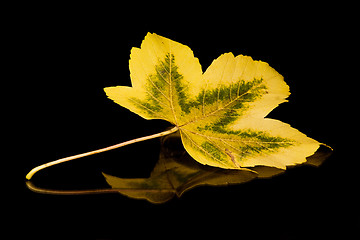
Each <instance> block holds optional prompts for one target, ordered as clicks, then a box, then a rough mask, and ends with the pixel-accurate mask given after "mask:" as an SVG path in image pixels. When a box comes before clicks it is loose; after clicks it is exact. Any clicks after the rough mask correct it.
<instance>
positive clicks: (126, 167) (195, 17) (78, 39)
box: [12, 6, 359, 239]
mask: <svg viewBox="0 0 360 240" xmlns="http://www.w3.org/2000/svg"><path fill="white" fill-rule="evenodd" d="M45 8H46V10H45V9H43V10H41V9H40V6H29V8H27V7H26V6H23V7H22V9H21V11H22V13H23V14H18V15H17V16H19V19H16V20H17V21H18V22H17V27H16V28H14V29H13V31H14V34H16V35H14V36H16V37H14V43H15V47H14V49H16V50H17V52H16V53H14V54H15V57H16V62H18V63H19V64H18V66H21V68H19V69H17V70H16V71H15V74H14V75H15V77H14V79H15V82H16V83H19V84H18V85H17V88H16V91H15V92H12V94H13V96H15V97H16V99H18V100H20V104H19V105H20V106H21V107H20V108H19V109H22V110H21V111H20V112H18V114H19V115H20V119H21V122H22V123H21V126H19V127H18V128H20V130H21V139H22V140H21V141H22V142H23V143H26V144H24V145H22V146H21V150H18V151H16V152H15V153H14V154H15V156H17V155H18V156H19V158H21V159H22V161H21V171H22V172H21V174H22V176H23V179H24V181H23V182H22V189H21V190H20V191H21V193H22V198H21V205H20V206H17V207H16V213H17V214H18V217H16V219H15V222H16V223H15V224H17V226H19V228H18V229H19V232H18V233H24V232H25V233H26V234H31V235H34V236H37V237H40V236H41V237H45V238H48V239H54V238H56V237H59V236H62V237H64V238H69V239H71V238H76V239H117V238H124V237H125V236H127V237H138V236H148V237H149V238H150V237H159V236H162V237H164V238H173V237H189V236H192V235H194V234H195V235H196V236H199V237H201V236H202V237H205V235H213V234H221V235H217V236H221V237H222V238H225V237H227V236H232V237H238V238H241V236H245V235H246V236H251V237H252V238H255V239H257V238H262V239H268V238H272V237H275V238H276V239H297V237H298V238H303V237H306V238H310V239H311V237H314V238H318V239H319V238H322V237H325V236H333V234H339V235H340V236H344V235H347V234H350V233H351V232H352V231H353V230H354V229H355V227H356V226H357V227H358V222H357V221H358V219H359V218H358V215H357V214H358V208H357V206H356V205H358V204H357V203H355V189H354V186H353V185H354V182H353V180H352V179H351V177H352V175H351V174H350V173H349V168H351V166H352V165H353V162H354V160H355V159H354V157H352V156H351V155H350V153H349V151H350V149H351V146H349V145H348V144H347V143H346V141H344V139H346V140H350V138H349V136H346V135H345V133H347V132H348V131H349V129H350V125H351V123H350V122H348V120H349V118H351V117H350V116H349V114H347V109H346V108H345V107H344V106H345V105H343V104H344V103H345V102H346V101H345V99H346V98H345V94H344V92H345V91H344V87H342V86H343V83H347V82H349V79H348V78H347V77H346V76H345V75H344V74H345V73H346V72H347V71H348V69H347V68H349V67H348V66H345V63H344V61H345V59H346V56H345V54H346V53H347V51H348V50H346V47H347V45H348V39H349V38H350V36H348V35H347V32H346V30H345V29H344V27H343V26H344V25H346V24H347V23H346V20H344V19H342V21H343V22H339V17H337V16H336V15H334V14H331V13H329V12H327V11H320V10H321V9H313V8H303V9H299V8H298V7H296V6H294V7H287V8H286V10H284V9H283V10H279V11H278V12H273V11H267V9H266V7H265V8H264V11H263V12H259V11H257V10H255V8H243V9H238V10H235V11H230V12H229V10H231V8H232V7H231V6H228V7H225V8H224V9H220V8H219V9H215V10H214V9H213V10H212V11H211V12H208V11H207V10H206V9H202V10H200V9H193V8H192V7H191V6H187V7H186V8H184V9H183V10H182V11H174V7H173V8H171V7H170V9H171V11H170V10H160V9H158V11H154V10H153V9H151V11H150V9H148V8H147V6H145V7H144V6H143V7H142V8H141V9H140V8H136V7H128V6H123V7H112V6H108V7H106V8H98V7H97V6H90V7H89V6H80V7H78V6H77V7H75V6H66V7H64V6H46V7H45ZM146 10H147V14H146V15H144V14H143V13H142V11H146ZM200 13H201V14H200ZM245 13H248V14H245ZM250 13H251V14H250ZM319 13H321V14H319ZM147 32H154V33H157V34H159V35H162V36H164V37H168V38H170V39H173V40H175V41H177V42H180V43H183V44H185V45H188V46H189V47H190V48H191V49H192V50H193V52H194V55H195V57H197V58H199V60H200V63H201V65H202V68H203V71H205V70H206V68H207V67H208V66H209V65H210V64H211V62H212V60H213V59H215V58H217V57H218V56H219V55H220V54H222V53H225V52H233V53H234V55H238V54H244V55H249V56H252V58H253V59H255V60H262V61H265V62H268V63H269V64H270V66H272V67H273V68H275V69H276V70H277V71H278V72H279V73H280V74H282V75H283V76H284V78H285V81H286V82H287V84H288V85H289V86H290V91H291V96H290V97H289V102H288V103H284V104H282V105H280V106H279V107H278V108H277V109H275V110H274V111H273V112H272V113H271V114H270V115H269V117H271V118H275V119H279V120H281V121H284V122H287V123H289V124H291V125H292V126H293V127H295V128H297V129H299V130H300V131H302V132H304V133H306V134H307V135H308V136H309V137H312V138H314V139H316V140H318V141H320V142H323V143H326V144H328V145H330V146H331V147H332V148H334V153H333V155H332V156H331V157H330V158H329V159H328V160H327V161H326V162H325V163H324V164H323V165H322V166H321V167H319V168H312V167H299V168H294V169H290V170H288V171H287V172H286V173H285V174H283V175H281V176H278V177H275V178H273V179H269V180H255V181H253V182H250V183H246V184H243V185H237V186H228V187H201V188H197V189H194V190H191V191H189V192H186V193H185V194H184V195H183V196H182V197H181V198H180V199H177V198H174V199H173V200H171V201H170V202H168V203H165V204H162V205H153V204H150V203H148V202H146V201H142V200H133V199H129V198H126V197H124V196H121V195H118V194H107V195H88V196H54V195H41V194H37V193H33V192H31V191H30V190H28V189H27V188H26V185H25V175H26V173H27V172H28V171H29V170H30V169H31V168H33V167H35V166H37V165H40V164H42V163H45V162H48V161H52V160H55V159H58V158H62V157H66V156H71V155H74V154H78V153H82V152H87V151H90V150H94V149H98V148H102V147H106V146H109V145H113V144H116V143H119V142H123V141H126V140H129V139H133V138H137V137H141V136H146V135H149V134H154V133H157V132H160V131H163V130H165V129H166V128H167V127H169V126H170V124H169V123H167V122H165V121H160V120H151V121H147V120H144V119H142V118H141V117H139V116H137V115H135V114H133V113H131V112H130V111H128V110H126V109H125V108H122V107H120V106H118V105H116V104H115V103H113V102H112V101H111V100H109V99H107V97H106V95H105V93H104V91H103V88H104V87H108V86H116V85H128V86H130V85H131V82H130V77H129V69H128V60H129V54H130V49H131V48H132V47H139V46H140V44H141V41H142V40H143V38H144V36H145V35H146V33H147ZM348 102H351V100H350V99H348ZM345 122H346V123H347V124H346V125H345ZM158 154H159V139H154V140H149V141H146V142H143V143H137V144H134V145H131V146H127V147H124V148H121V149H117V150H114V151H111V152H107V153H103V154H100V155H95V156H91V157H87V158H84V159H79V160H75V161H73V162H71V163H65V164H61V165H59V166H54V167H51V168H48V169H46V170H44V171H41V172H39V173H38V174H36V175H35V176H34V178H33V180H32V181H33V182H34V184H36V185H38V186H41V187H44V188H53V189H64V190H66V189H91V188H106V187H108V185H107V184H106V182H105V180H104V178H103V176H102V175H101V172H105V173H108V174H113V175H117V176H121V177H148V176H149V174H150V172H151V170H152V168H153V166H154V165H155V163H156V161H157V158H158ZM20 156H21V157H20ZM25 157H26V158H25ZM17 169H18V167H17ZM19 223H20V225H19ZM21 230H24V231H21Z"/></svg>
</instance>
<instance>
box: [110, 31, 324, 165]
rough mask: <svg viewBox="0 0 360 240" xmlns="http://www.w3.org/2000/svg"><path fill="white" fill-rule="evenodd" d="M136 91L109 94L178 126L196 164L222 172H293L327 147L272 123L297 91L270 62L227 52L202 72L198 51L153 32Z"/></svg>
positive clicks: (136, 60)
mask: <svg viewBox="0 0 360 240" xmlns="http://www.w3.org/2000/svg"><path fill="white" fill-rule="evenodd" d="M129 67H130V77H131V82H132V87H128V86H116V87H108V88H105V92H106V94H107V96H108V97H109V98H110V99H112V100H113V101H114V102H116V103H118V104H120V105H121V106H123V107H125V108H127V109H129V110H130V111H132V112H134V113H136V114H138V115H140V116H141V117H143V118H145V119H163V120H166V121H169V122H170V123H172V124H174V125H175V126H176V127H177V128H178V130H179V132H180V135H181V139H182V143H183V145H184V147H185V149H186V151H187V152H188V153H189V154H190V155H191V157H193V158H194V159H195V160H196V161H198V162H200V163H202V164H206V165H210V166H215V167H220V168H226V169H239V168H244V167H253V166H256V165H263V166H270V167H277V168H281V169H285V168H286V166H289V165H295V164H299V163H303V162H305V161H306V157H308V156H310V155H312V154H313V153H314V152H315V151H316V150H317V149H318V148H319V144H320V143H319V142H317V141H316V140H314V139H311V138H309V137H307V136H306V135H305V134H303V133H301V132H299V131H298V130H296V129H294V128H292V127H290V125H288V124H286V123H283V122H281V121H278V120H274V119H269V118H265V117H266V115H267V114H268V113H269V112H271V111H272V110H273V109H274V108H275V107H277V106H278V105H279V104H280V103H283V102H286V101H287V100H286V98H287V97H288V96H289V94H290V92H289V87H288V86H287V84H286V83H285V82H284V80H283V77H282V76H281V75H280V74H279V73H277V72H276V71H275V70H274V69H273V68H271V67H270V66H269V65H268V64H267V63H265V62H262V61H254V60H253V59H252V58H251V57H248V56H243V55H239V56H236V57H235V56H234V55H233V54H232V53H225V54H223V55H221V56H220V57H218V58H217V59H216V60H214V61H213V62H212V64H211V65H210V66H209V68H208V69H207V70H206V71H205V73H202V69H201V65H200V63H199V61H198V59H197V58H195V57H194V55H193V52H192V51H191V49H190V48H189V47H187V46H185V45H183V44H180V43H177V42H175V41H172V40H170V39H167V38H164V37H161V36H159V35H156V34H151V33H148V34H147V35H146V37H145V39H144V41H143V42H142V44H141V48H132V50H131V55H130V62H129Z"/></svg>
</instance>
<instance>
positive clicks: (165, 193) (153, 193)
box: [103, 133, 331, 203]
mask: <svg viewBox="0 0 360 240" xmlns="http://www.w3.org/2000/svg"><path fill="white" fill-rule="evenodd" d="M330 154H331V148H329V147H327V146H325V145H324V146H322V147H320V148H319V150H318V151H317V152H316V153H315V154H314V155H313V156H311V157H309V158H308V162H307V163H305V164H308V165H312V166H319V165H320V164H321V163H322V162H323V161H324V160H325V159H326V158H327V157H329V156H330ZM284 171H285V170H282V169H278V168H274V167H266V166H257V167H253V168H251V170H248V169H244V170H226V169H222V168H216V167H210V166H205V165H202V164H200V163H198V162H196V161H194V160H193V159H192V158H191V157H190V155H188V154H187V152H186V151H185V149H184V148H183V147H182V144H181V140H180V137H179V134H178V133H174V134H172V135H168V136H166V137H164V138H162V143H161V151H160V156H159V160H158V162H157V164H156V166H155V167H154V169H153V171H152V172H151V174H150V177H149V178H119V177H115V176H111V175H108V174H105V173H103V175H104V176H105V179H106V181H107V183H108V184H109V185H110V186H111V187H112V188H113V189H118V192H119V193H121V194H123V195H125V196H128V197H130V198H136V199H146V200H147V201H149V202H152V203H164V202H166V201H169V200H170V199H172V198H173V197H174V196H177V197H180V196H181V195H182V194H183V193H184V192H186V191H188V190H190V189H192V188H195V187H198V186H201V185H211V186H225V185H228V184H240V183H245V182H248V181H251V180H253V179H256V178H270V177H273V176H275V175H277V174H280V173H283V172H284ZM129 189H132V190H133V191H129ZM139 190H140V191H139Z"/></svg>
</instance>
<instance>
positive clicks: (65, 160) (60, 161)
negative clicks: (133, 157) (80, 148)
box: [26, 126, 179, 180]
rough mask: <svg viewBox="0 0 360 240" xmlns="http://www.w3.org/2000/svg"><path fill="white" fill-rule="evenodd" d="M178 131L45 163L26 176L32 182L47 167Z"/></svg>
mask: <svg viewBox="0 0 360 240" xmlns="http://www.w3.org/2000/svg"><path fill="white" fill-rule="evenodd" d="M177 130H179V128H178V127H177V126H176V127H173V128H172V129H170V130H167V131H164V132H160V133H156V134H153V135H149V136H145V137H141V138H136V139H132V140H129V141H126V142H122V143H119V144H116V145H113V146H109V147H106V148H101V149H98V150H94V151H91V152H87V153H81V154H78V155H74V156H70V157H65V158H61V159H58V160H55V161H52V162H48V163H45V164H42V165H40V166H37V167H35V168H33V169H32V170H31V171H30V172H29V173H28V174H27V175H26V179H27V180H30V179H31V178H32V176H33V175H34V174H35V173H37V172H38V171H40V170H42V169H44V168H47V167H50V166H53V165H56V164H59V163H63V162H67V161H71V160H74V159H78V158H82V157H86V156H90V155H93V154H97V153H102V152H106V151H109V150H113V149H116V148H119V147H123V146H126V145H129V144H133V143H137V142H141V141H145V140H149V139H152V138H157V137H162V136H166V135H169V134H171V133H173V132H176V131H177Z"/></svg>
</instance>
